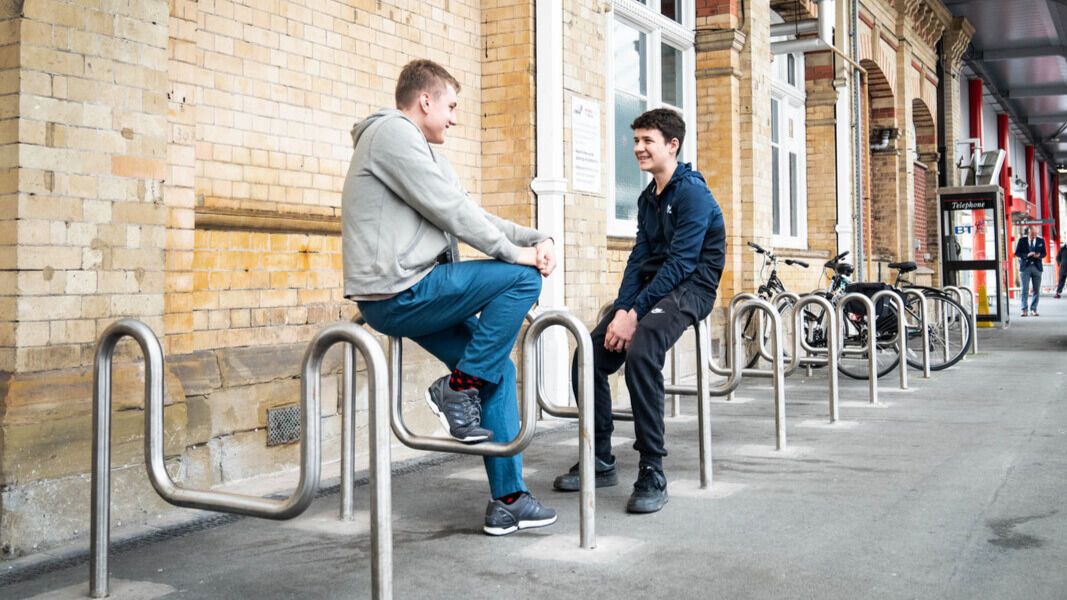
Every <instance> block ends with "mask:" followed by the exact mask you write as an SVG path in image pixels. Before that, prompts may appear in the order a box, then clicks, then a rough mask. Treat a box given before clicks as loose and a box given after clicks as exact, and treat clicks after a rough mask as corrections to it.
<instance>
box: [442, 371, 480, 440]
mask: <svg viewBox="0 0 1067 600" xmlns="http://www.w3.org/2000/svg"><path fill="white" fill-rule="evenodd" d="M426 403H427V404H429V405H430V410H432V411H433V414H435V415H437V418H438V419H441V424H442V425H444V426H445V429H447V430H448V434H449V435H451V436H452V437H454V438H456V439H457V440H459V441H461V442H467V443H474V442H484V441H485V440H488V439H491V438H492V437H493V432H492V431H489V430H488V429H485V428H483V427H482V426H481V425H482V404H481V402H479V400H478V390H476V389H474V388H471V389H469V390H460V391H456V390H454V389H452V388H450V387H448V375H445V376H444V377H442V378H440V379H438V380H437V381H435V382H433V384H432V385H431V386H430V389H428V390H426Z"/></svg>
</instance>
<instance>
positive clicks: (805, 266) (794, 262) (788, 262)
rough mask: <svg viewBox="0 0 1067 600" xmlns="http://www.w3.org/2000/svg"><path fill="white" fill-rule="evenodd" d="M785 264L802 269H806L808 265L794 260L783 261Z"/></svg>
mask: <svg viewBox="0 0 1067 600" xmlns="http://www.w3.org/2000/svg"><path fill="white" fill-rule="evenodd" d="M785 264H787V265H797V266H799V267H804V268H805V269H807V268H808V263H806V262H804V261H802V260H796V259H794V258H787V259H785Z"/></svg>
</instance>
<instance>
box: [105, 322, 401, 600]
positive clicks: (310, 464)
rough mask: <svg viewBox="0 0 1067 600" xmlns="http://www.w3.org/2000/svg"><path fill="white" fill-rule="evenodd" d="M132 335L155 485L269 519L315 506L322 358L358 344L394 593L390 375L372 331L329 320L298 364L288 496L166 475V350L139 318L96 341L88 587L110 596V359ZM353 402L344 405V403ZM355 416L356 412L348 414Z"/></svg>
mask: <svg viewBox="0 0 1067 600" xmlns="http://www.w3.org/2000/svg"><path fill="white" fill-rule="evenodd" d="M126 336H129V337H132V338H133V339H134V340H135V341H136V342H137V344H138V345H139V346H140V347H141V352H142V355H143V356H144V360H145V441H144V444H145V465H146V467H147V469H148V477H149V480H150V481H151V483H152V487H153V488H154V489H155V490H156V493H158V494H159V496H160V497H161V498H162V499H163V500H165V501H167V502H169V503H171V504H173V505H175V506H181V507H186V508H197V509H202V510H210V511H215V512H225V513H232V514H239V515H246V516H252V517H259V518H265V519H275V520H285V519H291V518H293V517H296V516H298V515H300V514H301V513H303V512H304V510H305V509H307V507H308V506H309V505H310V504H311V501H312V499H313V498H314V495H315V492H316V490H317V489H318V485H319V475H320V465H321V459H322V440H321V438H320V431H319V419H320V418H321V417H320V410H319V406H320V404H321V384H320V378H321V370H322V358H323V356H324V355H325V353H326V350H328V349H329V348H330V347H331V346H333V345H334V344H336V343H339V342H347V343H348V344H351V345H353V346H355V347H356V348H358V349H359V351H360V353H361V354H363V356H364V358H365V359H366V360H367V362H368V364H369V365H370V368H369V369H368V373H370V381H369V394H370V397H371V399H372V401H371V403H370V420H371V423H370V461H371V464H370V481H371V485H370V487H371V552H372V556H371V580H372V584H371V585H372V597H373V598H374V599H375V600H390V599H391V598H392V529H391V528H392V525H391V518H390V517H391V512H392V510H391V497H390V477H391V472H390V467H389V438H388V431H387V429H386V426H387V422H386V419H387V416H386V415H387V413H386V412H385V411H386V402H387V401H388V397H387V395H386V394H385V390H384V389H383V387H382V386H380V385H379V384H380V383H382V381H383V378H384V376H385V373H386V370H385V356H384V355H383V354H382V351H381V348H380V347H379V346H378V344H377V342H376V341H375V340H374V337H373V336H372V335H371V334H370V333H369V332H367V331H366V330H364V329H362V328H360V327H358V326H356V325H353V324H351V323H337V324H334V325H331V326H329V327H327V328H325V329H324V330H322V331H321V332H319V334H318V335H316V336H315V338H314V339H313V340H312V341H311V343H310V344H309V345H308V348H307V351H306V352H305V353H304V360H303V366H302V369H301V380H302V386H301V395H300V404H301V423H300V427H301V440H300V479H299V482H298V484H297V487H296V490H295V491H294V492H293V493H292V494H291V495H290V496H289V497H288V498H285V499H283V500H274V499H270V498H261V497H258V496H248V495H244V494H235V493H229V492H218V491H212V490H196V489H189V488H183V487H180V486H179V485H177V484H176V483H175V482H174V480H173V479H171V477H170V474H169V473H167V470H166V464H165V462H164V455H163V349H162V347H161V346H160V344H159V339H158V338H157V337H156V336H155V334H154V333H152V330H151V329H150V328H149V327H148V326H147V325H145V324H144V323H142V322H140V321H136V320H134V319H123V320H121V321H118V322H116V323H113V324H112V325H111V326H110V327H108V328H107V329H106V330H105V331H104V333H103V334H102V335H101V337H100V340H99V341H98V342H97V349H96V356H95V359H94V371H93V474H92V501H91V503H92V508H91V510H92V516H91V520H92V524H91V533H90V538H91V542H90V572H89V592H90V595H91V596H92V597H94V598H103V597H106V596H107V595H108V589H109V575H108V549H109V545H110V536H111V532H110V520H111V472H110V469H111V456H110V454H111V365H112V360H113V356H114V351H115V346H116V345H117V344H118V342H119V341H120V340H121V339H122V338H123V337H126ZM347 408H348V407H346V409H347ZM344 418H345V419H346V420H349V419H351V418H352V414H351V412H348V413H346V414H345V415H344Z"/></svg>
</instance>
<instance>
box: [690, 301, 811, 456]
mask: <svg viewBox="0 0 1067 600" xmlns="http://www.w3.org/2000/svg"><path fill="white" fill-rule="evenodd" d="M738 297H743V298H742V299H741V300H738ZM753 310H756V311H759V312H761V313H763V315H764V316H765V317H766V318H767V320H768V321H769V322H770V323H771V332H772V333H771V335H772V338H771V340H772V343H771V352H772V356H773V357H774V359H773V360H772V361H771V368H770V369H769V370H768V369H741V368H740V367H741V361H740V360H731V356H738V357H740V356H742V354H743V352H740V351H739V350H740V349H741V348H742V346H743V342H742V340H741V335H740V333H738V334H736V335H735V334H734V332H740V331H741V318H742V316H743V315H744V314H746V313H748V312H749V311H753ZM727 318H728V319H727V324H728V328H727V330H726V339H727V340H730V341H731V342H732V344H730V346H731V347H732V348H731V349H732V350H734V352H732V353H726V358H727V361H728V362H727V365H728V369H727V368H724V367H721V366H719V365H717V364H716V363H715V361H714V360H713V359H712V358H711V357H710V356H709V357H708V361H707V362H708V368H709V369H711V371H712V372H714V373H716V374H719V375H727V376H729V377H730V379H727V381H726V382H725V384H724V385H723V386H720V389H726V393H727V394H732V393H733V391H734V390H735V389H736V388H737V386H738V384H740V380H741V377H742V376H754V377H771V378H772V379H773V380H774V381H773V386H774V430H775V438H776V444H777V448H778V449H779V450H782V449H783V448H785V447H786V435H785V376H786V371H787V370H786V368H785V367H784V366H783V362H782V349H783V341H782V317H781V315H780V314H778V311H777V310H776V309H775V308H774V306H773V305H772V304H771V303H770V302H768V301H766V300H764V299H762V298H759V297H757V296H756V295H755V294H750V293H748V292H742V293H740V294H738V295H737V296H735V297H734V298H733V299H731V300H730V312H728V313H727ZM797 364H798V363H797V353H796V352H794V353H793V356H791V357H790V367H791V368H790V370H789V372H792V371H793V370H796V368H797ZM738 370H740V373H739V374H737V375H735V373H737V371H738ZM711 395H719V394H714V393H712V394H711Z"/></svg>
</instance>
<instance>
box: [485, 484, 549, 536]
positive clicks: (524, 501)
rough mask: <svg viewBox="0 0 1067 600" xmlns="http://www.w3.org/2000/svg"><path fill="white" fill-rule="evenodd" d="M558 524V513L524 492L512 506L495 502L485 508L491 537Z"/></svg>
mask: <svg viewBox="0 0 1067 600" xmlns="http://www.w3.org/2000/svg"><path fill="white" fill-rule="evenodd" d="M555 522H556V511H555V510H552V509H551V508H548V507H547V506H545V505H543V504H541V501H540V500H538V499H537V498H535V497H534V495H533V494H531V493H529V492H523V493H522V495H521V496H519V497H518V498H516V499H515V501H514V502H512V503H511V504H505V503H504V502H503V501H502V500H493V501H492V502H490V503H489V506H487V507H485V526H484V527H482V531H484V532H485V533H487V534H489V535H507V534H509V533H514V532H516V531H518V530H520V529H530V528H531V527H547V526H549V525H551V524H553V523H555Z"/></svg>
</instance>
